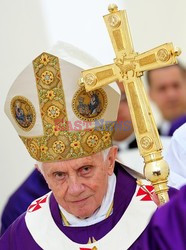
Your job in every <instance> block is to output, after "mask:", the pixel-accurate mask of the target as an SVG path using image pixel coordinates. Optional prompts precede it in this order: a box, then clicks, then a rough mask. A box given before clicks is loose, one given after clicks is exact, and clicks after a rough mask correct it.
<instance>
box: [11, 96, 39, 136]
mask: <svg viewBox="0 0 186 250" xmlns="http://www.w3.org/2000/svg"><path fill="white" fill-rule="evenodd" d="M10 105H11V112H12V115H13V117H14V119H15V120H16V122H17V124H18V125H19V127H21V128H22V129H23V130H26V131H29V130H31V129H32V128H33V126H34V124H35V120H36V112H35V109H34V106H33V105H32V103H31V102H30V101H29V100H28V99H27V98H25V97H22V96H15V97H14V98H13V99H12V101H11V104H10Z"/></svg>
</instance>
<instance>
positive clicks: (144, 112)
mask: <svg viewBox="0 0 186 250" xmlns="http://www.w3.org/2000/svg"><path fill="white" fill-rule="evenodd" d="M109 12H110V13H109V14H108V15H106V16H104V20H105V23H106V26H107V29H108V32H109V35H110V38H111V41H112V45H113V48H114V51H115V54H116V58H115V59H114V63H113V64H108V65H105V66H101V67H96V68H93V69H89V70H85V71H83V72H82V78H81V80H80V84H81V85H84V86H85V89H86V91H91V90H95V89H98V88H101V87H103V86H104V85H107V84H109V83H112V82H114V81H119V82H123V85H124V88H125V92H126V96H127V101H128V105H129V109H130V113H131V117H132V122H133V127H134V131H135V135H136V139H137V143H138V148H139V151H140V154H141V155H142V157H143V158H144V162H145V166H144V174H145V177H146V179H147V180H149V181H151V183H152V185H153V186H154V189H155V192H156V194H157V195H158V198H159V201H160V204H164V203H165V202H167V201H168V200H169V197H168V193H167V191H168V187H167V178H168V175H169V168H168V165H167V163H166V162H165V161H164V160H163V157H162V144H161V142H160V138H159V134H158V131H157V128H156V124H155V121H154V117H153V115H152V111H151V108H150V104H149V101H148V98H147V96H146V93H145V90H144V86H143V83H142V80H141V78H140V77H141V76H142V75H143V72H144V71H146V70H152V69H156V68H160V67H165V66H168V65H172V64H176V63H177V61H176V56H178V55H179V54H180V51H179V50H175V49H174V47H173V44H172V43H166V44H163V45H161V46H159V47H157V48H154V49H152V50H149V51H147V52H145V53H142V54H138V53H136V52H135V51H134V48H133V44H132V39H131V34H130V29H129V25H128V21H127V14H126V11H125V10H122V11H121V10H119V11H118V7H117V6H116V5H115V4H112V5H110V6H109Z"/></svg>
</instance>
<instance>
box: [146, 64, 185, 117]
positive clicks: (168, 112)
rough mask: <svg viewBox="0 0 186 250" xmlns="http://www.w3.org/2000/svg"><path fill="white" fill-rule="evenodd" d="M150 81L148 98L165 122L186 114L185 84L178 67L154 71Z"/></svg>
mask: <svg viewBox="0 0 186 250" xmlns="http://www.w3.org/2000/svg"><path fill="white" fill-rule="evenodd" d="M150 80H151V82H150V88H149V94H150V97H151V99H152V100H153V101H154V102H155V103H156V104H157V106H158V108H159V109H160V112H161V113H162V115H163V117H164V118H165V119H166V120H170V121H171V120H174V119H176V118H178V117H179V116H181V115H183V114H185V113H186V82H185V79H184V76H183V73H182V72H181V70H180V69H179V67H177V66H171V67H167V68H162V69H157V70H154V71H152V72H151V75H150Z"/></svg>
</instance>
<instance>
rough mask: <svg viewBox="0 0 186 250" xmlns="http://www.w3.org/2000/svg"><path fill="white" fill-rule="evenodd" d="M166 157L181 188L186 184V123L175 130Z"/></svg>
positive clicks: (174, 178)
mask: <svg viewBox="0 0 186 250" xmlns="http://www.w3.org/2000/svg"><path fill="white" fill-rule="evenodd" d="M165 159H166V161H167V162H168V164H169V166H170V169H171V171H172V172H173V174H174V176H173V181H174V180H176V182H177V180H178V182H179V188H180V187H181V186H183V185H184V184H186V123H185V124H183V125H182V126H181V127H179V128H178V129H177V130H176V131H175V132H174V134H173V136H172V138H171V143H170V146H169V149H168V150H167V154H166V155H165Z"/></svg>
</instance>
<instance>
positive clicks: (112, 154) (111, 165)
mask: <svg viewBox="0 0 186 250" xmlns="http://www.w3.org/2000/svg"><path fill="white" fill-rule="evenodd" d="M117 152H118V147H117V146H112V147H111V149H110V151H109V153H108V157H107V159H108V161H109V163H108V164H109V167H108V174H109V175H112V174H113V172H114V166H115V160H116V155H117Z"/></svg>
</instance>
